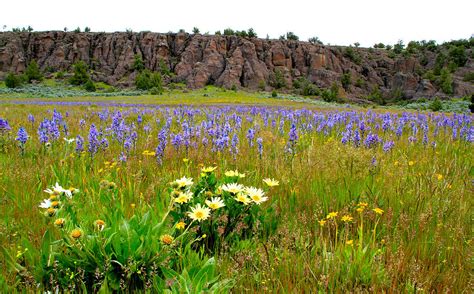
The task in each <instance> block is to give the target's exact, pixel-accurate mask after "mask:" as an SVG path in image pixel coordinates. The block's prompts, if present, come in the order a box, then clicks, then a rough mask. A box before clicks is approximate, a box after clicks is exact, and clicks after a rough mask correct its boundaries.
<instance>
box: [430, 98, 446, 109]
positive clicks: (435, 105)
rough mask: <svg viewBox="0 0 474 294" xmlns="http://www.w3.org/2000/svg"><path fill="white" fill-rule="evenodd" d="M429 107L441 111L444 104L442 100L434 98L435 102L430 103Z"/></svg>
mask: <svg viewBox="0 0 474 294" xmlns="http://www.w3.org/2000/svg"><path fill="white" fill-rule="evenodd" d="M429 109H431V110H432V111H440V110H442V109H443V104H441V101H440V100H439V99H438V98H436V99H435V100H433V102H431V103H430V106H429Z"/></svg>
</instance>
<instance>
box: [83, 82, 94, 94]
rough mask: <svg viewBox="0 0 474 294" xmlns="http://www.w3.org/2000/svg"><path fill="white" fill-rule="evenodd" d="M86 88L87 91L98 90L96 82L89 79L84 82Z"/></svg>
mask: <svg viewBox="0 0 474 294" xmlns="http://www.w3.org/2000/svg"><path fill="white" fill-rule="evenodd" d="M84 89H85V90H86V91H87V92H95V91H96V87H95V84H94V82H93V81H91V80H90V79H89V80H88V81H87V82H86V83H85V84H84Z"/></svg>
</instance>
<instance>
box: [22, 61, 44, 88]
mask: <svg viewBox="0 0 474 294" xmlns="http://www.w3.org/2000/svg"><path fill="white" fill-rule="evenodd" d="M25 76H26V79H27V81H28V83H31V82H32V81H41V80H43V74H42V73H41V71H40V69H39V66H38V63H36V61H35V60H32V61H31V62H30V63H29V64H28V66H27V67H26V71H25Z"/></svg>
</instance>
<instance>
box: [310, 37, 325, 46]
mask: <svg viewBox="0 0 474 294" xmlns="http://www.w3.org/2000/svg"><path fill="white" fill-rule="evenodd" d="M308 42H310V43H311V44H315V45H316V44H319V45H322V44H323V42H322V41H321V40H320V39H319V38H318V37H316V36H314V37H311V38H309V39H308Z"/></svg>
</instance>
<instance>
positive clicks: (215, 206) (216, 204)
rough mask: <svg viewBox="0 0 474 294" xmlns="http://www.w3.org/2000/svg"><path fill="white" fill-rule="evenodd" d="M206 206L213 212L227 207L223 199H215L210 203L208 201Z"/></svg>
mask: <svg viewBox="0 0 474 294" xmlns="http://www.w3.org/2000/svg"><path fill="white" fill-rule="evenodd" d="M206 205H207V206H209V208H210V209H212V210H216V209H218V208H221V207H224V206H225V204H224V201H222V199H221V198H219V197H213V198H211V200H210V201H209V200H206Z"/></svg>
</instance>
